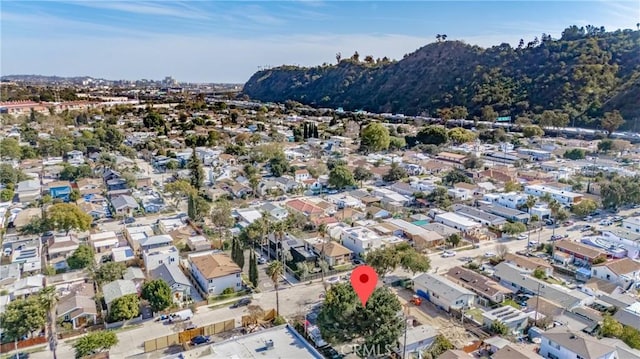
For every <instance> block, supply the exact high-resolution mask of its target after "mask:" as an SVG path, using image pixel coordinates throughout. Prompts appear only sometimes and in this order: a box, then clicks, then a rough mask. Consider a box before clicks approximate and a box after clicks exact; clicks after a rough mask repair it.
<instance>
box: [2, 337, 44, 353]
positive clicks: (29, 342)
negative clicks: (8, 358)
mask: <svg viewBox="0 0 640 359" xmlns="http://www.w3.org/2000/svg"><path fill="white" fill-rule="evenodd" d="M46 343H47V338H46V337H36V338H29V339H26V340H21V341H19V342H17V344H16V342H12V343H4V344H2V345H1V346H0V353H8V352H10V351H12V350H17V349H24V348H28V347H32V346H34V345H39V344H46Z"/></svg>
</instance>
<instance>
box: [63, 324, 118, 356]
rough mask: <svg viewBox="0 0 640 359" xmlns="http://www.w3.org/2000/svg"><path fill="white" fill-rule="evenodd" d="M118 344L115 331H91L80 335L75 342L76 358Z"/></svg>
mask: <svg viewBox="0 0 640 359" xmlns="http://www.w3.org/2000/svg"><path fill="white" fill-rule="evenodd" d="M117 344H118V336H116V333H115V332H114V331H110V330H103V331H98V332H91V333H89V334H87V335H84V336H82V337H80V338H79V339H78V340H77V341H76V342H75V343H74V344H73V348H74V349H75V353H76V358H77V359H79V358H84V357H86V356H89V355H92V354H96V353H100V352H103V351H105V350H109V349H111V348H112V347H114V346H116V345H117Z"/></svg>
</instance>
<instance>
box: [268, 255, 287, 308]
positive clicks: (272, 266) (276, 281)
mask: <svg viewBox="0 0 640 359" xmlns="http://www.w3.org/2000/svg"><path fill="white" fill-rule="evenodd" d="M283 273H284V265H283V264H282V262H280V261H273V262H271V263H269V266H268V267H267V275H268V276H269V278H271V281H272V282H273V286H274V287H275V289H276V313H277V314H278V315H280V293H279V289H280V277H281V276H282V274H283Z"/></svg>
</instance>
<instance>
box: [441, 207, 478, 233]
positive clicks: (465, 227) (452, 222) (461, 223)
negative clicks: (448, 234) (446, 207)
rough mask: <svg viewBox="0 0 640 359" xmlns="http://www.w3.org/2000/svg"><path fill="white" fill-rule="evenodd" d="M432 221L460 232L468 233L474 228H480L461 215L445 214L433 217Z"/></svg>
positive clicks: (474, 222)
mask: <svg viewBox="0 0 640 359" xmlns="http://www.w3.org/2000/svg"><path fill="white" fill-rule="evenodd" d="M434 220H435V221H436V222H437V223H441V224H444V225H445V226H449V227H453V228H455V229H458V230H460V231H462V232H469V231H471V230H472V229H474V228H478V227H481V226H482V225H481V224H480V223H478V222H476V221H473V220H471V219H469V218H467V217H463V216H461V215H458V214H455V213H451V212H446V213H442V214H438V215H436V216H435V218H434Z"/></svg>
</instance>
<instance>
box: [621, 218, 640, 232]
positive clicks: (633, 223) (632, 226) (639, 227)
mask: <svg viewBox="0 0 640 359" xmlns="http://www.w3.org/2000/svg"><path fill="white" fill-rule="evenodd" d="M622 227H623V228H625V229H628V230H630V231H632V232H635V233H640V216H638V217H629V218H625V219H624V220H622Z"/></svg>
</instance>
